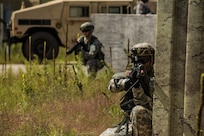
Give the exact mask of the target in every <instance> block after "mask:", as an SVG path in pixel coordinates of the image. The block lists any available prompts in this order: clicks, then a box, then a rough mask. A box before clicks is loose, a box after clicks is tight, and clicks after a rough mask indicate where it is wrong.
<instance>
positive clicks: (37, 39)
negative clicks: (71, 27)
mask: <svg viewBox="0 0 204 136" xmlns="http://www.w3.org/2000/svg"><path fill="white" fill-rule="evenodd" d="M29 41H31V43H29ZM45 43H46V52H45V57H46V59H48V60H49V59H53V56H54V58H56V57H57V56H58V53H59V46H58V45H59V44H58V42H57V40H56V38H55V37H54V36H53V35H51V34H50V33H47V32H36V33H33V34H32V35H31V40H29V37H28V38H27V39H26V40H25V42H24V43H23V45H22V51H23V55H24V57H25V58H26V59H27V60H28V61H29V44H30V46H31V51H30V52H31V54H30V59H31V60H34V59H38V60H39V61H40V62H41V61H42V60H43V58H44V55H43V54H44V44H45ZM53 50H54V54H53ZM35 55H36V56H37V57H38V58H36V57H35Z"/></svg>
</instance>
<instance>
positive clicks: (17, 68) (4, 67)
mask: <svg viewBox="0 0 204 136" xmlns="http://www.w3.org/2000/svg"><path fill="white" fill-rule="evenodd" d="M9 69H12V71H13V73H17V72H19V71H23V72H25V71H26V68H25V65H24V64H6V65H3V64H1V65H0V73H3V72H6V71H8V70H9Z"/></svg>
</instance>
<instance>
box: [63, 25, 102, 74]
mask: <svg viewBox="0 0 204 136" xmlns="http://www.w3.org/2000/svg"><path fill="white" fill-rule="evenodd" d="M80 30H81V32H82V33H83V35H82V36H80V37H79V39H78V40H77V42H76V44H75V45H74V46H73V47H72V48H71V49H69V50H67V54H71V53H72V52H73V51H75V54H78V52H79V51H81V52H82V64H83V65H85V66H87V73H88V74H89V75H91V77H95V76H96V73H97V71H98V70H100V69H101V68H103V66H104V53H103V52H102V50H101V48H102V47H103V45H102V43H101V42H100V41H99V39H98V38H97V37H96V36H94V35H93V34H92V33H93V30H94V25H93V24H92V23H91V22H85V23H83V24H82V25H81V26H80Z"/></svg>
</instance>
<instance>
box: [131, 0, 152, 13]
mask: <svg viewBox="0 0 204 136" xmlns="http://www.w3.org/2000/svg"><path fill="white" fill-rule="evenodd" d="M148 1H149V0H140V1H139V2H137V5H136V6H135V7H134V10H135V14H150V13H151V12H150V9H149V8H148V6H147V5H146V3H147V2H148Z"/></svg>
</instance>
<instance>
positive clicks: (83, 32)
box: [82, 29, 90, 33]
mask: <svg viewBox="0 0 204 136" xmlns="http://www.w3.org/2000/svg"><path fill="white" fill-rule="evenodd" d="M89 31H90V30H86V29H85V30H83V31H82V33H84V32H89Z"/></svg>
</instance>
